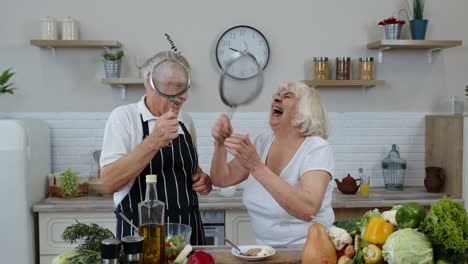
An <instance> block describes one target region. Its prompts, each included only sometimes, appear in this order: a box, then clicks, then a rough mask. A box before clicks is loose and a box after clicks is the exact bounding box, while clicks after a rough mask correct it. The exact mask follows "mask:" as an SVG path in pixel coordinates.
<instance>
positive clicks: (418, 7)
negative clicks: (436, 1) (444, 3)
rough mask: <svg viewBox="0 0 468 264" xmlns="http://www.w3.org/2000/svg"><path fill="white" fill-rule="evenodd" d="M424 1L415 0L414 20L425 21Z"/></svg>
mask: <svg viewBox="0 0 468 264" xmlns="http://www.w3.org/2000/svg"><path fill="white" fill-rule="evenodd" d="M424 2H425V1H424V0H413V17H414V19H424Z"/></svg>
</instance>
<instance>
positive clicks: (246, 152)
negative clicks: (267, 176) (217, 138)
mask: <svg viewBox="0 0 468 264" xmlns="http://www.w3.org/2000/svg"><path fill="white" fill-rule="evenodd" d="M224 145H225V146H226V149H227V151H228V152H229V153H231V154H232V155H233V156H234V157H235V158H236V159H237V160H238V161H239V162H240V163H241V164H242V166H244V167H245V168H246V169H247V170H249V172H253V171H255V170H257V169H258V168H260V167H262V166H263V163H262V160H261V159H260V157H259V156H258V154H257V150H256V149H255V145H254V144H253V143H252V141H250V138H249V135H241V134H232V135H231V136H230V137H228V138H226V140H225V142H224Z"/></svg>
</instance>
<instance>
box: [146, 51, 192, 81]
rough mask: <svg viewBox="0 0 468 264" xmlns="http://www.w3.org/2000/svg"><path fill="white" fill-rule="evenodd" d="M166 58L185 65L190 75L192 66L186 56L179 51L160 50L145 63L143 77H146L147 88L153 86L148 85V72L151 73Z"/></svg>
mask: <svg viewBox="0 0 468 264" xmlns="http://www.w3.org/2000/svg"><path fill="white" fill-rule="evenodd" d="M164 60H169V61H174V62H176V63H179V64H181V65H183V66H184V67H185V68H186V69H187V71H188V74H189V76H190V73H191V71H192V70H191V68H190V64H189V63H188V61H187V59H185V57H184V56H182V55H180V54H178V53H175V52H173V51H161V52H158V53H157V54H156V55H154V56H153V57H151V58H149V59H148V60H147V61H146V62H145V64H143V67H142V68H143V69H144V71H143V72H144V75H143V77H144V78H145V80H144V84H145V88H151V87H146V86H147V84H146V78H147V76H148V74H150V73H151V72H152V71H153V69H154V67H155V66H156V65H157V64H158V63H160V62H162V61H164ZM158 69H159V67H158ZM151 89H152V88H151Z"/></svg>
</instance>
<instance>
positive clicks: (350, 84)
mask: <svg viewBox="0 0 468 264" xmlns="http://www.w3.org/2000/svg"><path fill="white" fill-rule="evenodd" d="M303 82H304V83H305V84H307V85H308V86H310V87H313V88H318V87H323V88H327V87H344V88H362V93H363V95H365V94H366V89H367V88H370V87H374V86H377V85H384V84H385V81H383V80H304V81H303Z"/></svg>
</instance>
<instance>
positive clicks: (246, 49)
mask: <svg viewBox="0 0 468 264" xmlns="http://www.w3.org/2000/svg"><path fill="white" fill-rule="evenodd" d="M242 41H243V42H244V46H245V51H249V45H247V42H246V41H245V40H242Z"/></svg>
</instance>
